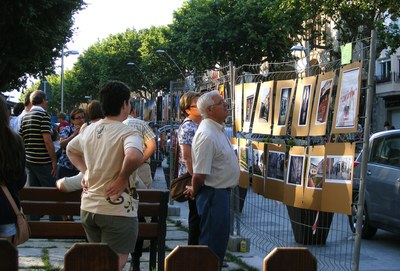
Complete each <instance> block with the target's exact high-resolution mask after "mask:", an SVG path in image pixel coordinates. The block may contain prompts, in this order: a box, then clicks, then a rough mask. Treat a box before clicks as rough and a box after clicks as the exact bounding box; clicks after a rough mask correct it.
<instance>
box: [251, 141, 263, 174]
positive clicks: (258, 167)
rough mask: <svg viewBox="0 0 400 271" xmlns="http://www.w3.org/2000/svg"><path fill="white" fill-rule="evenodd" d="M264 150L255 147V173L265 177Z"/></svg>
mask: <svg viewBox="0 0 400 271" xmlns="http://www.w3.org/2000/svg"><path fill="white" fill-rule="evenodd" d="M264 160H265V159H264V150H258V149H255V148H253V174H254V175H257V176H260V177H263V176H264V167H265V161H264Z"/></svg>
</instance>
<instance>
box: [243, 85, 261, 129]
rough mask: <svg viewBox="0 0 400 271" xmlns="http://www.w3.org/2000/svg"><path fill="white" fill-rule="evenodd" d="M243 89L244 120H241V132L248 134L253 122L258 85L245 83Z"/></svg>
mask: <svg viewBox="0 0 400 271" xmlns="http://www.w3.org/2000/svg"><path fill="white" fill-rule="evenodd" d="M243 89H244V100H243V107H244V119H243V132H245V133H248V132H250V128H251V125H252V121H253V111H254V110H253V107H254V101H255V99H256V95H257V90H258V83H245V84H244V86H243Z"/></svg>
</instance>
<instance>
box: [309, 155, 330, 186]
mask: <svg viewBox="0 0 400 271" xmlns="http://www.w3.org/2000/svg"><path fill="white" fill-rule="evenodd" d="M308 161H309V163H308V169H307V184H306V187H307V188H311V189H322V184H323V180H324V162H325V159H324V157H323V156H310V158H309V160H308Z"/></svg>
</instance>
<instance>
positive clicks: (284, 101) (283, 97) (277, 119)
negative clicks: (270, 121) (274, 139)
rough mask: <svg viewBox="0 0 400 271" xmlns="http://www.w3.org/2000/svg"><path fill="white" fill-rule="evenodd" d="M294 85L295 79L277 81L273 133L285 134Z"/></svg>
mask: <svg viewBox="0 0 400 271" xmlns="http://www.w3.org/2000/svg"><path fill="white" fill-rule="evenodd" d="M294 86H295V80H284V81H278V82H277V86H276V98H275V109H274V111H275V112H274V113H275V114H274V127H273V131H272V134H273V135H281V136H284V135H286V131H287V126H288V120H289V112H290V107H291V104H292V103H291V101H292V96H293V90H294Z"/></svg>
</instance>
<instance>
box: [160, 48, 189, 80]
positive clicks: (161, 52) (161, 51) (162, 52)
mask: <svg viewBox="0 0 400 271" xmlns="http://www.w3.org/2000/svg"><path fill="white" fill-rule="evenodd" d="M156 53H157V54H166V55H167V56H168V58H169V59H170V60H171V61H172V62H173V63H174V64H175V66H176V67H177V68H178V70H179V72H180V73H181V75H182V77H183V80H186V77H185V74H184V73H183V72H182V70H181V68H179V66H178V64H176V62H175V60H174V59H173V58H172V57H171V56H170V55H169V54H168V53H167V51H165V50H161V49H159V50H156Z"/></svg>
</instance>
